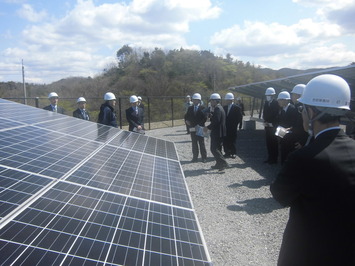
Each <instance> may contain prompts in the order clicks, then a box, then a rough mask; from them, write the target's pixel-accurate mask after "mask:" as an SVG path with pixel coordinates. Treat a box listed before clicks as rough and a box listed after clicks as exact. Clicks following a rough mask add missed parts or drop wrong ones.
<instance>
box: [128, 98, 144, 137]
mask: <svg viewBox="0 0 355 266" xmlns="http://www.w3.org/2000/svg"><path fill="white" fill-rule="evenodd" d="M129 102H130V103H131V107H129V108H128V109H126V118H127V121H128V124H129V125H128V130H129V131H134V132H137V133H144V110H143V109H142V108H140V107H138V97H137V96H135V95H132V96H131V97H130V98H129Z"/></svg>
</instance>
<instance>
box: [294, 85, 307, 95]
mask: <svg viewBox="0 0 355 266" xmlns="http://www.w3.org/2000/svg"><path fill="white" fill-rule="evenodd" d="M305 87H306V85H305V84H297V85H296V86H294V87H293V89H292V91H291V93H295V94H299V95H302V93H303V91H304V88H305Z"/></svg>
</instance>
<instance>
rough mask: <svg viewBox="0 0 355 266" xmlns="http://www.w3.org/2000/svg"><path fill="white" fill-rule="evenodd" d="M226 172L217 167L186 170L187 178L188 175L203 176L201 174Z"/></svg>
mask: <svg viewBox="0 0 355 266" xmlns="http://www.w3.org/2000/svg"><path fill="white" fill-rule="evenodd" d="M224 173H225V172H224V171H221V172H219V171H218V170H215V169H208V168H207V169H197V170H185V171H184V175H185V178H186V177H194V176H201V175H204V176H206V175H216V174H217V175H218V174H221V175H223V174H224Z"/></svg>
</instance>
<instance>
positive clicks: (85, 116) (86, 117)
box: [81, 110, 88, 120]
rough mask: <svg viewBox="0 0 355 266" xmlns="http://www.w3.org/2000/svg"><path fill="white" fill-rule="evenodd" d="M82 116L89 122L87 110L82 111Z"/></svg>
mask: <svg viewBox="0 0 355 266" xmlns="http://www.w3.org/2000/svg"><path fill="white" fill-rule="evenodd" d="M81 114H82V115H83V118H84V119H85V120H88V116H87V114H86V112H85V110H82V111H81Z"/></svg>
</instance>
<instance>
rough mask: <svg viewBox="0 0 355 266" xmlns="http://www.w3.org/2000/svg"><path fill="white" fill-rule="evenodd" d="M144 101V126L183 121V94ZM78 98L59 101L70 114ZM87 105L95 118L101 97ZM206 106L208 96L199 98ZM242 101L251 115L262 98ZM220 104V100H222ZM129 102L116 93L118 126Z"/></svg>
mask: <svg viewBox="0 0 355 266" xmlns="http://www.w3.org/2000/svg"><path fill="white" fill-rule="evenodd" d="M142 98H143V101H142V103H143V104H144V110H145V111H144V122H145V127H146V128H147V129H149V130H150V129H153V128H163V127H170V126H171V127H174V126H178V125H183V124H184V120H183V118H184V115H185V107H184V102H185V97H184V96H181V97H178V96H158V97H156V96H154V97H142ZM4 99H7V100H11V101H14V102H19V103H23V104H27V105H30V106H34V107H37V108H43V107H45V106H47V105H49V100H48V99H47V98H39V97H35V98H4ZM76 100H77V98H59V103H58V105H59V106H61V107H63V108H64V109H65V111H66V112H65V114H66V115H70V116H72V114H73V111H74V110H76V109H77V104H76ZM86 101H87V106H86V109H87V110H88V112H89V113H90V120H91V121H93V122H97V118H98V114H99V111H100V105H101V104H102V103H103V102H104V101H103V99H102V98H86ZM202 101H203V103H204V105H205V106H207V103H208V98H203V99H202ZM242 102H243V103H244V110H245V112H246V114H248V115H249V116H250V117H253V116H259V117H260V111H261V106H262V104H263V103H262V100H261V99H257V98H253V97H242ZM222 105H223V100H222ZM130 106H131V105H130V103H129V97H127V96H126V97H122V96H120V97H117V102H116V108H115V109H116V115H117V118H118V124H119V127H120V128H125V127H127V126H128V123H127V120H126V113H125V110H126V109H127V108H129V107H130Z"/></svg>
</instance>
